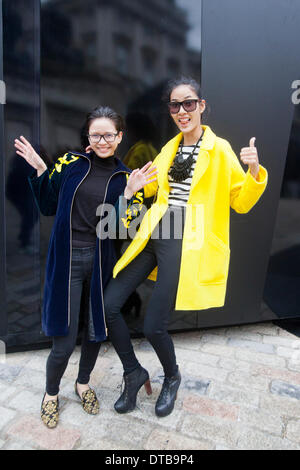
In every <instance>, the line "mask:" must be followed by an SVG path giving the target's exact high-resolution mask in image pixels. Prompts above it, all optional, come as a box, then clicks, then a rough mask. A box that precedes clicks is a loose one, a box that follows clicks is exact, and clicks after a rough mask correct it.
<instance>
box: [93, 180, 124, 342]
mask: <svg viewBox="0 0 300 470" xmlns="http://www.w3.org/2000/svg"><path fill="white" fill-rule="evenodd" d="M119 173H125V174H130V173H129V172H128V171H116V173H113V174H112V175H111V176H110V178H109V180H108V182H107V184H106V188H105V194H104V199H103V204H105V199H106V195H107V189H108V185H109V183H110V180H111V179H112V178H113V176H115V175H117V174H119ZM99 270H100V288H101V296H102V311H103V321H104V326H105V334H106V336H108V329H107V325H106V320H105V311H104V296H103V283H102V268H101V238H99Z"/></svg>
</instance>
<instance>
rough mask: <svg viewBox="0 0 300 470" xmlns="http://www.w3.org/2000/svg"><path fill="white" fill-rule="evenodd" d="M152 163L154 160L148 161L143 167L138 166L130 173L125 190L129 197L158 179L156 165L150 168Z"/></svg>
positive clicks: (126, 195)
mask: <svg viewBox="0 0 300 470" xmlns="http://www.w3.org/2000/svg"><path fill="white" fill-rule="evenodd" d="M151 165H152V162H148V163H146V165H144V166H143V167H142V168H141V169H139V168H137V169H136V170H133V171H132V173H130V176H129V178H128V180H127V186H126V189H125V192H124V195H125V197H126V198H127V199H130V198H131V197H132V196H133V194H134V193H136V192H137V191H139V190H140V189H142V188H143V187H144V186H146V184H149V183H152V182H153V181H156V175H157V169H156V166H153V167H152V168H150V166H151Z"/></svg>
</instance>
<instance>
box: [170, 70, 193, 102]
mask: <svg viewBox="0 0 300 470" xmlns="http://www.w3.org/2000/svg"><path fill="white" fill-rule="evenodd" d="M180 85H188V86H189V87H190V88H192V89H193V90H194V92H195V93H196V95H197V96H198V98H200V99H201V98H202V96H201V87H200V85H199V83H198V82H197V81H196V80H194V78H192V77H186V76H184V75H182V76H181V77H178V78H172V79H171V80H169V81H168V82H167V84H166V86H165V89H164V92H163V101H165V102H166V103H168V102H169V101H170V96H171V93H172V91H173V90H174V89H175V88H177V87H178V86H180Z"/></svg>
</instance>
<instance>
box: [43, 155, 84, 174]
mask: <svg viewBox="0 0 300 470" xmlns="http://www.w3.org/2000/svg"><path fill="white" fill-rule="evenodd" d="M78 158H79V157H76V156H75V155H72V154H70V153H66V154H65V155H64V156H63V157H60V158H58V160H57V162H56V163H55V165H54V168H53V170H52V172H51V173H50V175H49V179H51V177H52V175H53V173H54V172H55V171H56V172H57V173H61V170H62V166H63V165H69V164H70V163H72V162H75V161H76V160H78Z"/></svg>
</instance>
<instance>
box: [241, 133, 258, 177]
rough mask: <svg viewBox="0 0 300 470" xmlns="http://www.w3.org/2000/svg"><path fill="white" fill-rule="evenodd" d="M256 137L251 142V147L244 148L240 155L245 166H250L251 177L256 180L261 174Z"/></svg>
mask: <svg viewBox="0 0 300 470" xmlns="http://www.w3.org/2000/svg"><path fill="white" fill-rule="evenodd" d="M255 139H256V137H252V138H251V139H250V142H249V147H243V148H242V150H241V153H240V156H241V160H242V162H243V163H245V165H248V166H249V170H250V173H251V175H252V176H253V177H254V178H255V179H256V177H257V175H258V172H259V161H258V154H257V148H256V147H255Z"/></svg>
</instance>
